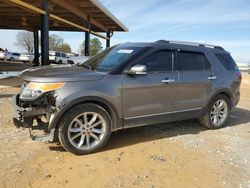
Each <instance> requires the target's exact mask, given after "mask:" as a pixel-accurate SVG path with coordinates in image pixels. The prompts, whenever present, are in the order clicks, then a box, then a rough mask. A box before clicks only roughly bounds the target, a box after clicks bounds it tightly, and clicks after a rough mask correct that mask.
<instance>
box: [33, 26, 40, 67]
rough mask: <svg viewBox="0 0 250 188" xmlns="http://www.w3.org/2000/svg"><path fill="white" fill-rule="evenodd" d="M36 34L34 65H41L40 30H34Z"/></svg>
mask: <svg viewBox="0 0 250 188" xmlns="http://www.w3.org/2000/svg"><path fill="white" fill-rule="evenodd" d="M33 34H34V60H33V64H34V66H39V36H38V30H36V31H34V32H33Z"/></svg>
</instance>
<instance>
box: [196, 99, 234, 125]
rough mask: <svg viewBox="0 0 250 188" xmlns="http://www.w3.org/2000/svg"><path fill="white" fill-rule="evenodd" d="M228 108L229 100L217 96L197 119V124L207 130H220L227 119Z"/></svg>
mask: <svg viewBox="0 0 250 188" xmlns="http://www.w3.org/2000/svg"><path fill="white" fill-rule="evenodd" d="M230 108H231V106H230V100H229V98H228V97H226V96H225V95H222V94H219V95H217V96H216V97H215V98H214V99H213V100H212V101H211V103H210V104H209V105H208V108H207V109H206V111H205V113H204V114H203V116H202V117H200V118H199V122H200V124H201V125H202V126H204V127H207V128H209V129H218V128H221V127H223V126H224V125H225V123H226V121H227V119H228V116H229V113H230ZM216 119H217V120H216Z"/></svg>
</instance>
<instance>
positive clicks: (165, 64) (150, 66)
mask: <svg viewBox="0 0 250 188" xmlns="http://www.w3.org/2000/svg"><path fill="white" fill-rule="evenodd" d="M137 64H140V65H146V66H147V71H148V72H164V71H172V69H173V52H171V51H158V52H155V53H154V54H152V55H149V56H148V57H146V58H143V59H142V60H140V62H138V63H137Z"/></svg>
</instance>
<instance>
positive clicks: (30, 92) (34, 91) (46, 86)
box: [20, 82, 64, 100]
mask: <svg viewBox="0 0 250 188" xmlns="http://www.w3.org/2000/svg"><path fill="white" fill-rule="evenodd" d="M63 86H64V83H63V82H58V83H38V82H30V83H29V84H28V85H27V86H26V87H25V88H24V89H23V91H22V93H21V95H20V98H21V99H26V100H29V99H30V100H31V99H35V98H37V97H39V96H41V95H42V94H43V93H45V92H49V91H54V90H56V89H59V88H61V87H63Z"/></svg>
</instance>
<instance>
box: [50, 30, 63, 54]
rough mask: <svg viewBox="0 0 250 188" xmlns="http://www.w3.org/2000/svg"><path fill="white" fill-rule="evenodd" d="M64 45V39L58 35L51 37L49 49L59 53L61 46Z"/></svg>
mask: <svg viewBox="0 0 250 188" xmlns="http://www.w3.org/2000/svg"><path fill="white" fill-rule="evenodd" d="M62 44H63V39H62V38H61V37H59V36H58V35H56V34H52V35H49V49H50V50H53V51H59V46H61V45H62Z"/></svg>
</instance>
